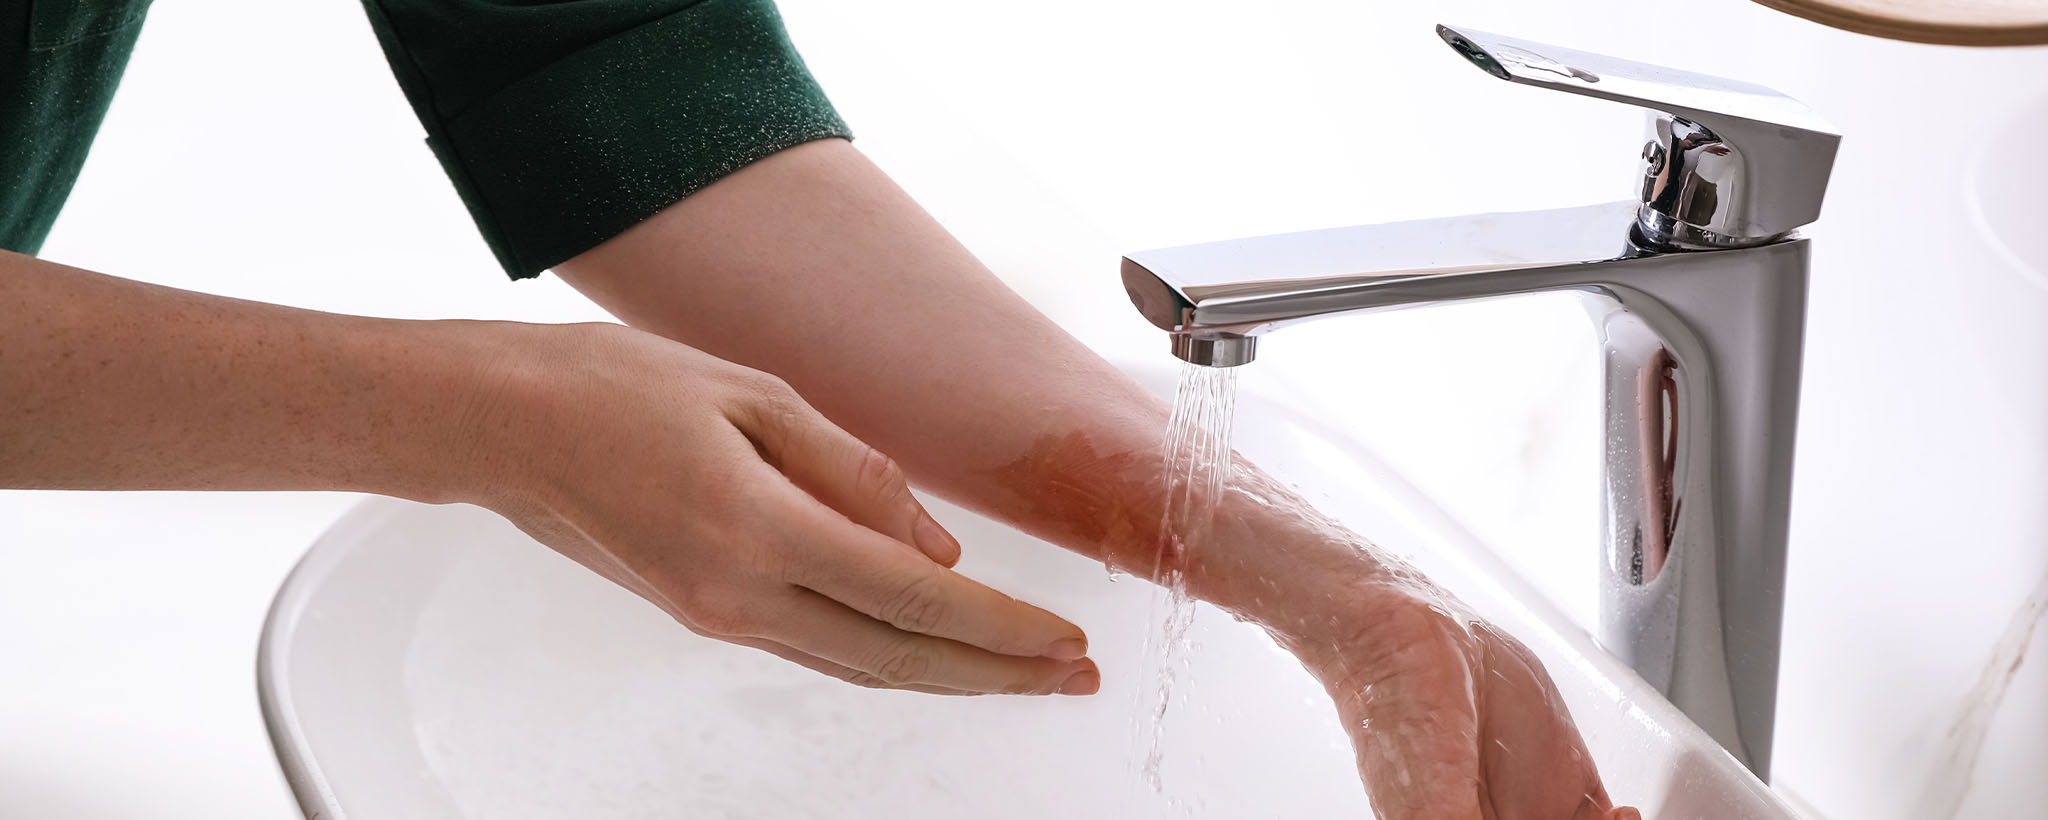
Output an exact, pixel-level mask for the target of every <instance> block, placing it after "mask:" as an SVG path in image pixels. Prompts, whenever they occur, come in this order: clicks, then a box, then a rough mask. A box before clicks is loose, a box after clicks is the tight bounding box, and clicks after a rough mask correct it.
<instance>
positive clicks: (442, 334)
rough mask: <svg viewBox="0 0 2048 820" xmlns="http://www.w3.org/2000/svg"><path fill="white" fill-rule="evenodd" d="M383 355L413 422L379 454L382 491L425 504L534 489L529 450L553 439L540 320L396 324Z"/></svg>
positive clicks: (500, 499)
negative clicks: (386, 472)
mask: <svg viewBox="0 0 2048 820" xmlns="http://www.w3.org/2000/svg"><path fill="white" fill-rule="evenodd" d="M395 324H396V325H397V326H398V327H397V329H396V331H395V332H393V333H389V334H385V336H384V338H383V340H382V344H383V345H384V346H385V348H386V349H385V351H384V352H383V356H384V358H387V359H388V360H390V361H393V362H395V363H397V366H396V367H394V368H393V369H394V370H395V371H396V372H397V376H396V378H395V381H394V382H393V383H392V388H393V390H394V391H395V393H396V394H397V396H398V401H399V403H400V404H402V405H405V406H408V407H410V408H412V412H411V413H410V414H409V415H410V416H411V417H412V418H415V419H418V420H419V422H418V424H417V426H416V427H414V428H413V429H412V430H411V431H410V432H411V435H395V436H389V437H387V438H386V452H384V453H382V454H380V457H382V458H383V459H384V460H385V463H387V464H389V465H392V466H393V467H395V469H394V470H393V472H392V475H390V476H388V478H387V481H388V482H389V484H390V486H389V488H388V489H386V490H384V492H385V494H387V495H395V496H399V497H402V498H409V499H412V500H415V501H422V502H426V503H431V504H447V503H468V504H476V505H478V506H482V507H487V508H491V509H498V508H500V507H502V506H503V505H505V504H507V503H512V502H514V500H515V499H519V498H525V497H530V496H532V495H534V494H536V492H537V491H538V488H537V487H532V486H529V485H530V484H531V483H532V481H533V477H534V476H536V475H538V474H540V472H541V471H537V470H534V469H531V465H533V464H535V463H539V462H540V461H542V459H540V458H539V457H538V455H537V453H536V450H537V449H539V448H540V447H543V446H546V445H549V444H552V442H551V441H549V440H548V439H546V438H545V436H543V435H538V433H539V431H546V430H550V429H559V428H558V427H556V426H555V425H554V423H553V422H552V421H551V420H550V413H551V410H550V408H549V402H548V401H547V397H548V395H549V391H548V390H547V389H546V388H545V385H546V384H547V383H548V379H546V378H545V371H546V368H547V364H546V362H547V358H546V356H545V351H546V349H547V348H546V347H545V346H544V345H543V344H542V340H541V338H540V337H541V336H543V334H545V333H546V332H547V330H549V329H550V327H551V326H545V325H526V324H520V323H516V322H487V321H467V320H434V321H407V322H397V323H395Z"/></svg>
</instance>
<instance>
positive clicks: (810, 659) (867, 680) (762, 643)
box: [719, 638, 983, 696]
mask: <svg viewBox="0 0 2048 820" xmlns="http://www.w3.org/2000/svg"><path fill="white" fill-rule="evenodd" d="M719 640H723V641H725V642H727V643H732V644H737V645H740V646H745V647H751V648H754V649H759V650H761V651H763V652H766V653H768V654H770V655H774V656H775V657H778V658H781V659H783V660H786V661H789V662H790V663H793V664H796V665H798V666H801V667H803V668H805V669H809V670H811V671H813V672H816V673H818V674H821V675H824V676H825V677H828V678H838V679H840V680H843V681H846V682H847V683H851V684H853V685H855V686H865V687H868V688H871V689H902V690H905V691H910V692H923V693H925V694H928V695H954V696H971V695H979V694H983V693H981V692H969V691H966V690H964V689H949V688H946V687H942V686H926V685H924V684H915V683H914V684H909V685H905V686H888V685H885V684H884V683H883V682H882V680H881V679H880V678H877V677H875V676H873V675H869V674H867V673H865V672H860V671H857V670H854V669H849V668H847V667H844V666H840V665H839V664H836V663H833V662H831V661H828V660H825V659H824V658H820V657H818V656H816V655H807V654H804V653H802V652H798V651H796V650H794V649H791V648H789V647H787V646H784V645H782V644H779V643H776V642H774V641H771V640H768V639H767V638H720V639H719Z"/></svg>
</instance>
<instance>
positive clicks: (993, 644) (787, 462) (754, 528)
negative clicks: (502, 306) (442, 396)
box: [470, 325, 1100, 695]
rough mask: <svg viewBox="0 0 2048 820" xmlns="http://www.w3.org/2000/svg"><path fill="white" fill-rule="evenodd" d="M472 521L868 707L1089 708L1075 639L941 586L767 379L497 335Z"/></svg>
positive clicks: (609, 329) (1087, 665)
mask: <svg viewBox="0 0 2048 820" xmlns="http://www.w3.org/2000/svg"><path fill="white" fill-rule="evenodd" d="M507 328H508V333H510V334H511V335H512V336H513V338H512V339H511V340H508V349H509V350H510V351H512V353H511V355H508V356H506V357H503V358H502V359H501V360H500V363H499V364H498V365H496V366H495V369H494V370H493V372H492V373H491V374H490V377H489V378H488V379H487V380H486V383H487V384H490V385H492V387H490V388H487V389H485V390H483V391H482V394H481V395H479V396H478V397H477V398H476V399H475V400H474V402H473V404H472V407H473V411H472V413H471V414H470V415H471V416H472V417H473V419H474V420H475V424H474V425H473V428H474V429H476V430H477V431H478V432H477V435H478V446H477V447H476V449H475V455H474V458H475V459H476V461H477V462H478V463H477V469H476V470H475V474H477V475H491V476H505V477H507V478H508V479H509V480H508V481H506V482H505V483H504V484H503V485H502V486H499V487H495V488H492V489H491V491H489V492H488V493H485V494H484V498H483V500H482V501H481V503H483V504H484V505H486V506H489V507H491V508H493V509H494V510H496V511H497V512H499V513H500V514H502V515H504V516H506V517H507V518H509V519H511V520H512V521H513V522H514V523H515V524H517V525H518V526H519V527H520V528H521V529H522V530H524V531H526V532H527V533H528V534H529V535H532V536H533V537H534V538H536V539H538V540H539V541H541V542H542V543H544V544H547V545H548V546H550V547H552V548H554V549H556V550H558V551H560V552H562V553H563V554H564V555H567V556H568V557H570V558H572V559H575V560H576V561H577V562H578V563H581V564H583V565H584V566H586V567H589V568H590V569H592V570H594V571H596V572H597V573H598V574H600V575H603V576H604V577H606V578H608V579H610V580H612V581H613V582H616V583H618V584H619V585H620V586H623V587H625V588H626V589H628V590H631V591H632V592H633V593H635V594H637V595H639V596H640V597H642V598H645V599H647V600H648V601H650V602H652V603H654V604H655V605H656V606H659V607H661V608H662V609H663V610H664V611H666V612H668V613H669V614H670V615H671V616H674V617H675V619H676V620H677V621H680V622H682V624H683V625H685V626H687V627H689V628H690V629H691V630H692V631H695V632H697V633H699V634H702V635H706V636H710V637H714V638H718V639H721V640H725V641H730V642H732V643H736V644H741V645H744V646H751V647H755V648H758V649H762V650H765V651H767V652H771V653H773V654H775V655H778V656H781V657H782V658H785V659H787V660H790V661H793V662H795V663H798V664H801V665H803V666H805V667H808V668H810V669H813V670H816V671H818V672H822V673H824V674H827V675H830V676H832V677H836V678H839V679H841V680H846V681H849V682H852V683H856V684H860V685H863V686H877V687H890V688H900V689H913V690H917V691H924V692H934V693H942V694H979V693H990V692H1003V693H1017V694H1050V693H1060V694H1072V695H1079V694H1089V693H1092V692H1094V691H1095V690H1096V688H1097V687H1098V685H1099V683H1100V677H1099V673H1098V672H1097V671H1096V668H1095V665H1094V663H1093V662H1092V661H1090V660H1088V659H1087V658H1086V657H1085V655H1086V653H1087V642H1086V639H1085V637H1084V636H1083V634H1082V632H1081V630H1080V628H1078V627H1076V626H1074V625H1073V624H1071V623H1068V622H1066V621H1065V620H1062V619H1060V618H1059V617H1057V616H1055V615H1053V614H1052V613H1049V612H1046V611H1045V610H1042V609H1039V608H1037V607H1034V606H1031V605H1029V604H1026V603H1023V602H1020V601H1017V600H1015V599H1013V598H1010V597H1009V596H1007V595H1004V594H1002V593H1000V592H997V591H995V590H993V589H990V588H988V587H985V586H983V585H981V584H979V583H976V582H975V581H973V580H970V579H968V578H967V577H966V576H963V575H960V574H958V573H955V572H953V571H952V570H951V569H949V567H950V566H952V564H953V563H954V562H955V561H957V560H958V558H959V555H960V546H959V544H958V543H957V542H956V541H954V540H953V537H952V536H951V535H949V534H948V533H947V532H946V531H945V529H944V528H942V527H940V526H939V524H938V523H937V522H936V521H934V520H932V518H931V516H930V515H929V514H928V513H926V511H925V510H924V508H923V506H921V505H920V504H919V503H918V502H917V500H916V499H915V498H914V497H913V496H912V495H911V493H910V488H909V486H908V485H907V484H906V483H905V481H904V477H903V473H902V472H901V471H900V470H899V469H898V468H897V466H896V464H895V463H894V462H892V461H891V460H890V459H889V458H887V457H886V456H884V455H882V454H881V453H880V452H878V451H876V450H875V449H874V448H871V447H869V446H867V445H866V444H863V443H861V442H860V441H859V440H857V439H855V438H854V437H853V436H851V435H848V434H847V433H845V432H844V431H842V430H840V429H839V428H837V427H835V426H833V425H832V424H831V423H830V422H828V421H826V420H825V418H824V417H823V416H821V415H819V414H818V413H817V412H816V411H814V410H812V409H811V407H810V406H809V405H807V404H805V403H804V401H803V400H802V399H801V398H799V397H798V396H797V394H796V393H795V392H794V391H792V390H791V389H790V388H789V387H788V386H787V385H785V384H784V383H783V382H782V381H781V380H779V379H776V378H774V377H773V376H769V375H767V374H764V373H761V372H758V371H754V370H749V369H747V368H744V367H740V366H738V365H734V364H731V363H728V362H725V361H723V360H720V359H717V358H715V357H712V356H710V355H707V354H704V353H701V352H698V351H696V350H694V349H691V348H689V347H686V346H684V345H681V344H677V343H675V342H671V341H668V340H666V339H662V338H660V337H657V336H653V335H651V334H646V333H641V332H639V331H635V330H629V329H626V328H623V327H619V326H615V325H579V326H569V327H558V326H507Z"/></svg>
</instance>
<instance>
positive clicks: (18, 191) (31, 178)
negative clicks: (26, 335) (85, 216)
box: [0, 0, 149, 255]
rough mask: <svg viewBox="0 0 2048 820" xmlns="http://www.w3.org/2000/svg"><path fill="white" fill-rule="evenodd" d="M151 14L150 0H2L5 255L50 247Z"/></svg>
mask: <svg viewBox="0 0 2048 820" xmlns="http://www.w3.org/2000/svg"><path fill="white" fill-rule="evenodd" d="M148 9H149V0H72V1H71V2H53V0H37V2H32V3H18V2H0V248H6V249H8V250H11V251H17V252H20V253H26V254H31V255H33V254H35V253H36V252H37V251H39V250H41V249H42V247H43V239H44V238H46V237H48V236H49V234H50V226H51V225H53V224H55V223H56V221H57V212H58V211H60V210H62V209H63V208H64V200H65V199H66V198H67V197H69V196H70V194H71V186H72V184H73V183H76V182H77V181H78V172H79V169H80V168H82V167H83V166H84V165H85V155H86V152H87V151H88V150H90V149H91V148H92V140H93V136H94V135H96V134H98V133H99V130H100V122H101V120H103V119H105V118H106V116H107V106H108V105H109V104H110V103H112V102H113V100H114V89H115V88H116V87H117V86H119V85H120V84H121V73H122V72H123V71H124V70H125V69H126V68H127V66H128V54H129V52H130V51H132V50H133V49H134V48H135V38H136V35H137V34H138V33H139V32H140V31H141V30H142V18H143V15H144V14H145V13H146V12H147V11H148Z"/></svg>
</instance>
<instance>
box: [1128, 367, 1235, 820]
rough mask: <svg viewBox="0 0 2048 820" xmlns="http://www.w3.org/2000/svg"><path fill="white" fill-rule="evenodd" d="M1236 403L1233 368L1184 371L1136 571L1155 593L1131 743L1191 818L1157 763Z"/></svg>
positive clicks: (1154, 797) (1153, 786)
mask: <svg viewBox="0 0 2048 820" xmlns="http://www.w3.org/2000/svg"><path fill="white" fill-rule="evenodd" d="M1236 406H1237V371H1236V370H1235V369H1234V368H1220V367H1204V366H1201V365H1195V364H1183V365H1182V366H1181V375H1180V385H1179V387H1178V388H1177V389H1176V390H1175V391H1174V401H1173V413H1172V415H1171V416H1170V417H1169V418H1168V421H1167V426H1166V436H1165V442H1164V444H1163V446H1162V448H1161V451H1162V456H1163V458H1164V460H1165V470H1164V478H1163V483H1164V491H1165V492H1164V496H1165V504H1164V513H1163V515H1162V516H1161V519H1160V522H1159V534H1158V537H1157V540H1156V542H1155V552H1154V555H1155V557H1156V560H1155V561H1154V562H1153V565H1152V566H1150V567H1141V568H1138V569H1139V571H1141V572H1149V573H1150V575H1151V577H1152V580H1153V581H1154V582H1155V583H1157V584H1158V588H1157V589H1156V590H1155V591H1154V593H1153V595H1152V604H1151V607H1150V610H1151V617H1150V622H1151V623H1153V624H1156V626H1155V627H1154V628H1153V629H1151V630H1150V631H1149V632H1147V633H1146V638H1145V650H1144V654H1143V656H1142V657H1143V658H1144V659H1145V661H1146V663H1147V666H1148V669H1147V671H1148V672H1149V673H1150V674H1149V677H1150V679H1151V680H1152V681H1153V685H1152V687H1150V689H1149V690H1146V689H1142V688H1141V689H1140V692H1141V695H1140V697H1141V698H1142V699H1143V701H1142V702H1141V703H1139V704H1138V708H1137V709H1136V710H1134V714H1135V717H1134V722H1135V723H1136V724H1137V725H1135V726H1133V729H1134V731H1133V732H1132V735H1131V736H1132V738H1133V740H1134V742H1135V743H1141V744H1144V747H1143V750H1142V755H1143V757H1142V758H1141V759H1142V761H1143V762H1142V767H1141V769H1140V773H1141V775H1142V782H1143V783H1144V784H1145V786H1147V787H1149V789H1150V798H1151V800H1150V801H1149V802H1151V803H1153V804H1155V805H1160V806H1162V807H1163V808H1164V810H1165V811H1167V812H1168V813H1169V814H1168V816H1174V815H1178V816H1182V817H1192V816H1194V814H1193V813H1194V811H1195V810H1196V809H1197V808H1198V805H1197V804H1191V803H1189V802H1188V801H1186V800H1182V799H1180V798H1178V797H1172V798H1169V797H1168V795H1167V794H1166V783H1165V779H1164V778H1163V776H1162V773H1161V766H1162V765H1163V764H1164V762H1165V758H1166V743H1165V741H1166V733H1167V732H1166V730H1167V719H1168V717H1169V713H1170V712H1172V711H1173V707H1174V704H1175V703H1176V698H1175V693H1176V687H1177V685H1179V684H1183V683H1184V681H1183V680H1182V678H1183V676H1185V675H1186V674H1187V672H1188V669H1189V664H1190V663H1191V661H1192V659H1193V653H1194V643H1193V640H1192V636H1191V635H1190V632H1189V628H1190V627H1191V626H1193V625H1194V620H1195V611H1196V604H1195V601H1194V599H1193V598H1191V597H1190V596H1189V595H1188V589H1187V578H1186V576H1185V575H1184V573H1183V568H1184V567H1185V566H1186V561H1187V557H1188V554H1189V553H1190V552H1191V551H1192V550H1195V549H1199V548H1200V546H1201V545H1202V544H1203V543H1204V542H1205V541H1206V540H1207V536H1208V532H1209V529H1210V526H1211V524H1212V523H1213V522H1214V519H1215V511H1216V505H1217V502H1218V500H1219V499H1220V498H1221V497H1222V495H1223V489H1224V486H1225V485H1226V484H1227V483H1228V481H1229V478H1230V473H1231V467H1232V454H1231V449H1230V428H1231V420H1232V418H1233V416H1234V415H1235V413H1236ZM1112 571H1114V570H1113V568H1112ZM1184 701H1185V698H1184V697H1183V698H1181V702H1184Z"/></svg>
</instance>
